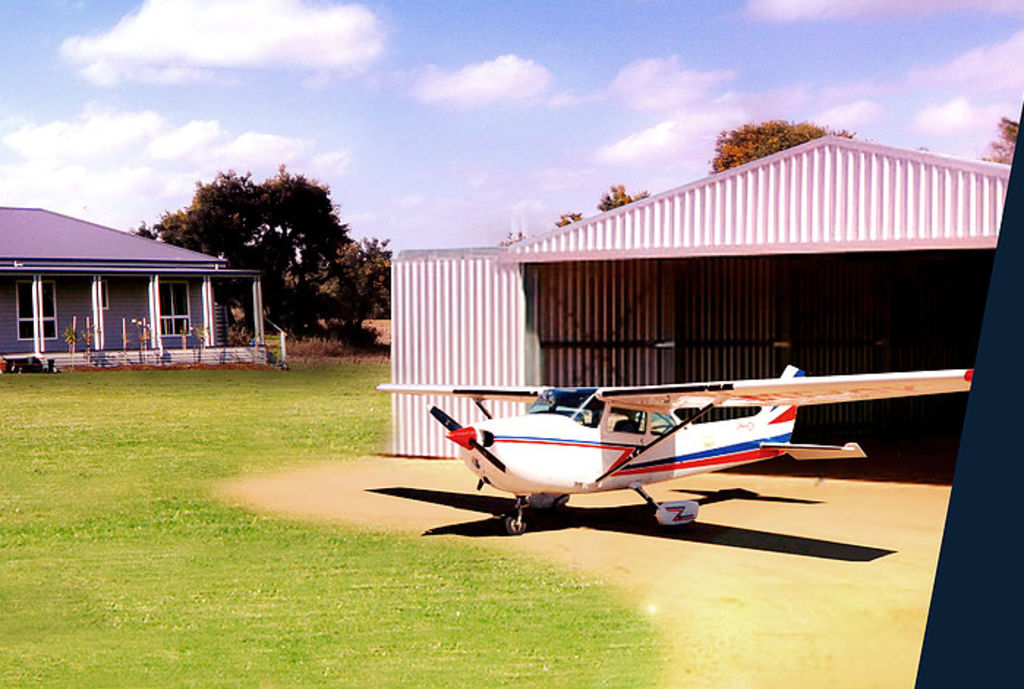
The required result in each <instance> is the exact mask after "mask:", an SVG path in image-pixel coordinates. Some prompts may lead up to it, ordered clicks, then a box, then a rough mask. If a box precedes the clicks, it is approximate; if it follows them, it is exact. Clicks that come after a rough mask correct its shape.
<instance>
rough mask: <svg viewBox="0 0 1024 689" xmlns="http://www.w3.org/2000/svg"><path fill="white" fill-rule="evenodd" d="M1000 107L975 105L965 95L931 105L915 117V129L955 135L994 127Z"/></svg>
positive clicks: (924, 132) (932, 133) (935, 134)
mask: <svg viewBox="0 0 1024 689" xmlns="http://www.w3.org/2000/svg"><path fill="white" fill-rule="evenodd" d="M1000 113H1001V110H1000V109H999V108H998V107H975V106H973V105H971V103H970V102H969V101H968V100H967V99H966V98H964V97H958V98H954V99H952V100H950V101H948V102H946V103H941V104H938V105H930V106H928V107H926V108H924V109H922V110H921V111H920V112H919V113H918V114H917V116H916V117H915V118H914V120H913V122H912V123H911V126H912V127H913V129H914V130H916V131H918V132H921V133H923V134H928V135H931V136H953V135H958V134H967V133H974V132H977V131H979V130H984V131H989V130H992V129H994V127H995V124H996V123H997V122H999V117H1000Z"/></svg>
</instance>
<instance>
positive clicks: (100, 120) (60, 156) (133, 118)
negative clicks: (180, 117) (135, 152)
mask: <svg viewBox="0 0 1024 689" xmlns="http://www.w3.org/2000/svg"><path fill="white" fill-rule="evenodd" d="M164 126H165V123H164V121H163V118H161V117H160V116H159V115H158V114H156V113H155V112H152V111H149V110H146V111H142V112H129V113H116V112H109V111H102V110H99V109H96V108H87V109H86V111H85V112H84V113H83V114H82V115H80V116H79V117H77V118H75V119H74V120H71V121H56V122H50V123H48V124H44V125H39V126H36V125H32V124H25V125H22V126H21V128H19V129H18V130H16V131H14V132H11V133H10V134H8V135H7V136H5V137H4V138H3V142H4V143H5V144H7V146H8V147H10V148H11V149H12V150H14V151H16V152H17V153H18V154H20V155H21V156H22V157H24V158H31V159H47V160H87V159H95V158H102V157H108V156H111V155H116V154H119V153H121V152H122V151H123V150H125V149H126V148H128V147H131V146H134V145H138V144H139V143H141V142H144V141H146V140H148V139H150V138H152V137H153V136H154V135H156V134H157V133H158V132H160V131H161V130H162V129H163V128H164Z"/></svg>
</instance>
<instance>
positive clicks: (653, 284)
mask: <svg viewBox="0 0 1024 689" xmlns="http://www.w3.org/2000/svg"><path fill="white" fill-rule="evenodd" d="M529 270H531V271H533V272H534V273H535V274H536V276H537V285H538V287H537V298H536V300H535V302H534V304H533V306H532V308H533V309H534V311H535V313H536V323H537V336H538V339H539V345H540V352H541V371H542V376H543V382H544V383H545V384H547V385H558V386H564V387H572V386H580V387H585V386H595V385H644V384H656V383H668V382H673V380H674V379H673V378H672V373H673V362H672V352H671V349H668V348H667V347H666V346H664V345H668V344H669V342H670V341H671V340H672V338H673V335H674V332H673V331H674V326H673V322H674V309H673V299H672V297H673V295H672V293H671V290H666V289H665V284H666V282H671V279H672V277H671V273H670V272H667V271H666V268H665V262H663V261H587V262H571V263H549V264H540V265H533V266H530V268H529ZM659 345H662V346H659Z"/></svg>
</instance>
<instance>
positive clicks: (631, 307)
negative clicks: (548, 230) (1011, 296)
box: [524, 249, 994, 481]
mask: <svg viewBox="0 0 1024 689" xmlns="http://www.w3.org/2000/svg"><path fill="white" fill-rule="evenodd" d="M993 257H994V251H993V250H991V249H976V250H964V251H948V250H938V251H899V252H864V253H852V254H815V255H781V256H744V257H699V258H683V259H678V258H674V259H648V260H620V261H580V262H568V263H544V264H531V265H528V266H526V267H525V273H524V275H525V284H526V285H527V295H528V298H527V307H526V309H527V311H526V321H527V323H528V324H532V327H533V328H534V329H535V333H536V346H537V347H538V349H539V352H540V356H539V362H540V372H539V376H538V378H539V380H542V381H544V382H545V383H550V384H552V385H559V386H567V387H568V386H580V387H589V386H598V385H653V384H660V383H675V382H683V381H715V380H735V379H744V378H770V377H773V376H777V375H779V374H780V373H781V371H782V370H783V369H784V368H785V367H786V365H788V364H793V365H796V366H798V367H800V368H802V369H803V370H805V371H806V372H807V373H808V375H838V374H854V373H882V372H887V371H903V370H927V369H946V368H969V367H971V366H972V365H973V362H974V358H975V353H976V349H977V342H978V337H979V335H980V332H981V320H982V314H983V310H984V304H985V297H986V292H987V289H988V282H989V275H990V273H991V268H992V260H993ZM528 327H529V326H528ZM965 410H966V395H953V396H946V395H943V396H938V397H920V398H909V399H902V400H884V401H877V402H857V403H848V404H832V405H823V406H819V407H805V408H803V409H801V410H800V413H799V415H798V417H797V430H796V432H795V436H796V437H797V438H799V439H800V440H801V441H802V442H814V443H818V442H820V443H828V442H835V441H836V440H837V439H841V440H843V441H847V440H850V441H857V442H860V443H861V444H862V445H864V446H865V447H866V448H869V454H870V449H871V448H877V449H878V450H880V451H881V452H883V453H884V454H886V455H893V456H896V457H898V458H899V461H901V462H903V463H904V467H903V469H902V470H901V471H900V472H896V469H897V467H895V466H881V465H879V463H877V462H876V463H874V464H872V465H871V466H870V469H871V471H872V472H873V474H875V475H878V476H885V475H890V474H892V475H895V473H907V472H909V473H911V474H915V475H918V476H919V477H920V478H926V477H928V476H932V477H934V478H936V479H938V480H943V481H944V480H946V479H949V480H951V479H952V469H953V461H954V460H955V453H956V449H957V438H958V436H959V429H960V426H961V424H962V422H963V418H964V412H965ZM718 411H719V412H720V414H718V415H715V416H712V417H709V420H711V419H717V418H722V417H723V416H725V417H728V415H729V414H730V413H733V414H735V413H737V412H738V411H739V410H725V409H722V410H718ZM875 454H878V453H877V452H876V453H875ZM908 457H909V458H910V459H908ZM926 463H930V466H928V465H927V464H926ZM779 464H781V463H776V465H779ZM786 466H787V467H788V468H790V469H793V468H794V467H793V466H792V464H787V465H786ZM758 468H759V467H748V468H746V470H748V471H749V470H755V471H756V470H758ZM764 468H766V469H767V470H772V465H770V464H765V465H764ZM776 468H777V467H776ZM864 468H865V467H859V468H857V470H856V471H854V472H853V475H858V476H863V470H864ZM814 469H815V468H814V467H812V470H814Z"/></svg>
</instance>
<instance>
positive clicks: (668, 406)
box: [377, 366, 973, 535]
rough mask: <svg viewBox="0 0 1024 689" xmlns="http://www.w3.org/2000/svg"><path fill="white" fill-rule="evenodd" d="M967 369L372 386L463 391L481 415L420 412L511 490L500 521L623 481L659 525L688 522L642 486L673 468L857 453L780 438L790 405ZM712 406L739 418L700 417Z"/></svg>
mask: <svg viewBox="0 0 1024 689" xmlns="http://www.w3.org/2000/svg"><path fill="white" fill-rule="evenodd" d="M972 377H973V369H959V370H942V371H912V372H907V373H877V374H863V375H842V376H820V377H805V376H804V375H803V372H802V371H800V370H798V369H797V368H795V367H793V366H789V367H787V368H786V370H785V372H784V373H783V374H782V377H781V378H768V379H762V380H737V381H719V382H714V383H690V384H680V385H646V386H639V387H606V388H555V387H543V386H541V387H459V386H438V385H400V384H384V385H379V386H377V390H380V391H381V392H390V393H401V394H414V395H451V396H457V397H468V398H470V399H472V400H473V401H474V402H475V403H476V405H477V407H479V408H480V410H481V411H482V412H483V414H484V415H485V416H486V417H487V420H486V421H482V422H479V423H477V424H475V426H465V427H463V426H460V425H459V424H458V423H457V422H456V421H455V420H454V419H452V418H451V417H450V416H448V415H447V414H445V413H444V412H443V411H441V410H440V409H438V408H437V407H432V408H431V409H430V413H431V415H433V416H434V418H435V419H437V420H438V421H439V422H440V423H441V424H442V425H443V426H444V427H445V428H446V429H447V430H448V433H447V438H448V439H450V440H452V441H453V442H455V443H456V444H458V445H459V446H460V447H461V448H462V449H461V451H460V454H461V456H462V459H463V460H464V461H465V463H466V466H467V467H469V469H470V471H472V472H473V473H474V474H476V475H477V477H479V481H478V483H477V489H478V490H479V489H480V488H482V487H483V485H484V484H488V485H490V486H493V487H494V488H496V489H498V490H500V491H504V492H506V493H511V494H512V495H514V496H515V498H516V500H515V507H513V509H512V510H511V511H510V512H509V513H507V514H506V515H505V516H504V525H505V530H506V531H507V532H508V533H509V534H510V535H519V534H522V533H523V532H524V531H525V530H526V520H525V518H524V515H523V512H524V510H525V509H526V508H531V509H546V508H552V507H556V506H560V505H564V504H565V503H566V501H568V499H569V496H570V495H572V494H575V493H595V492H599V491H608V490H621V489H627V488H628V489H632V490H634V491H636V492H637V493H638V494H639V495H640V496H641V497H642V498H643V499H644V500H645V501H646V502H647V503H648V504H650V505H651V507H653V508H654V512H655V517H656V518H657V520H658V522H659V523H660V524H662V525H665V526H675V525H681V524H688V523H690V522H692V521H693V520H694V519H695V518H696V517H697V510H698V507H699V505H698V503H697V502H695V501H692V500H677V501H670V502H663V503H657V502H655V501H654V499H653V498H651V496H650V495H648V494H647V491H645V490H644V488H643V487H644V486H645V485H646V484H648V483H658V482H660V481H668V480H670V479H675V478H679V477H682V476H690V475H693V474H700V473H704V472H709V471H718V470H720V469H727V468H730V467H736V466H740V465H742V464H749V463H751V462H758V461H761V460H764V459H770V458H773V457H778V456H780V455H790V456H791V457H793V458H794V459H797V460H807V459H839V458H861V457H865V456H866V455H865V454H864V451H863V450H862V449H861V448H860V446H859V445H857V443H847V444H846V445H842V446H833V445H800V444H793V443H790V437H791V436H792V433H793V424H794V422H795V421H796V411H797V407H799V406H803V405H811V404H829V403H835V402H854V401H860V400H876V399H886V398H894V397H910V396H915V395H931V394H938V393H950V392H966V391H968V390H969V389H970V387H971V379H972ZM488 399H490V400H507V401H513V402H532V406H531V407H530V409H529V411H528V412H527V413H526V414H525V415H524V416H515V417H508V418H501V419H495V418H493V417H492V416H491V414H490V413H489V412H488V411H487V408H486V407H484V405H483V401H484V400H488ZM716 407H724V408H727V407H743V408H747V409H749V410H750V412H751V415H748V416H744V417H741V418H734V419H729V420H724V421H708V422H704V423H701V422H700V421H701V419H702V417H704V416H706V415H707V413H708V412H709V411H711V410H712V409H714V408H716Z"/></svg>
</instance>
